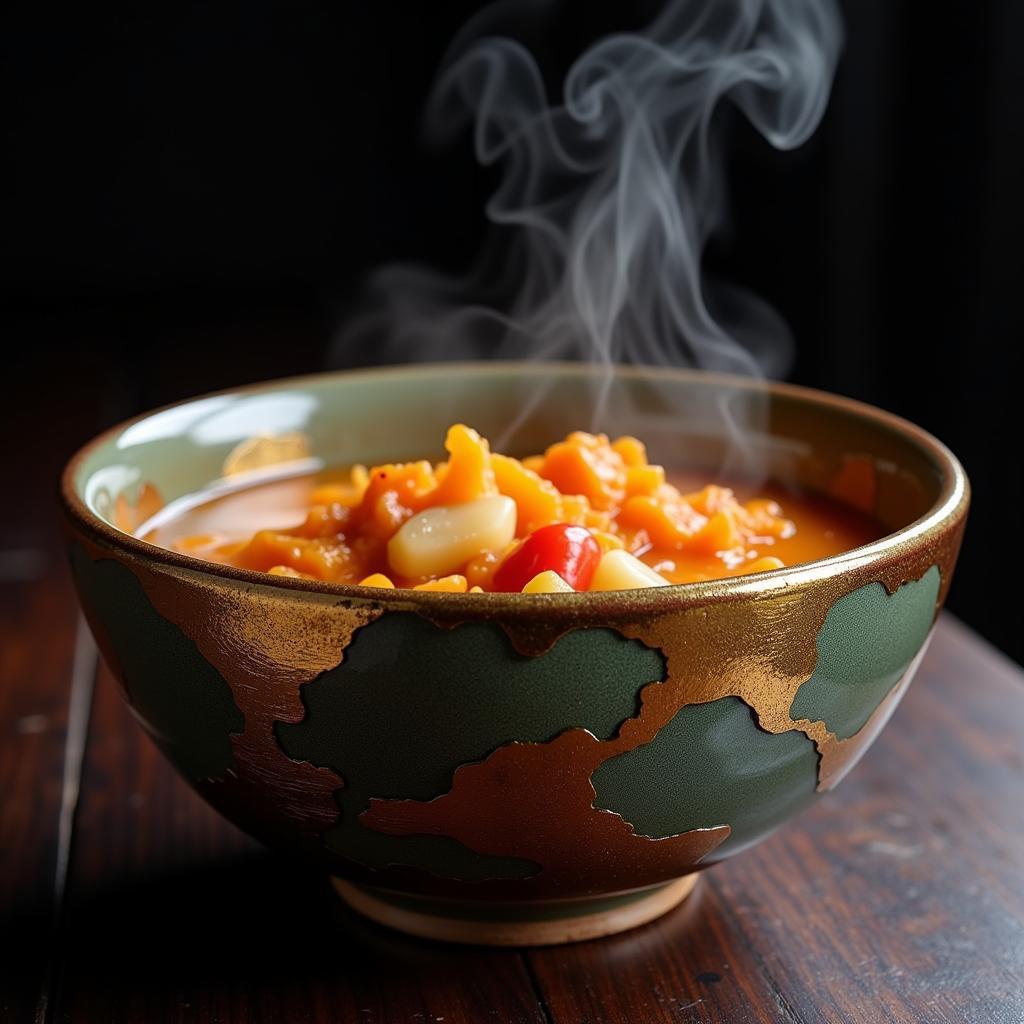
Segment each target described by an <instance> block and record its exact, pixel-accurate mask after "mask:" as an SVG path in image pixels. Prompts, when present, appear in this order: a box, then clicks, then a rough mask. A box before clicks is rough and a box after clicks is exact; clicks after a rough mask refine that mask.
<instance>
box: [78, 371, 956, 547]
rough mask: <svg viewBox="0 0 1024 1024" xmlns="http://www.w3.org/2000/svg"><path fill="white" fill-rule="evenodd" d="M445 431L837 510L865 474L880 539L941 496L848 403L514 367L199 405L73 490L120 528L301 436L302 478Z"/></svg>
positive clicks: (113, 435) (148, 425)
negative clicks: (255, 444)
mask: <svg viewBox="0 0 1024 1024" xmlns="http://www.w3.org/2000/svg"><path fill="white" fill-rule="evenodd" d="M455 421H462V422H465V423H468V424H470V425H471V426H474V427H475V428H476V429H478V430H479V431H480V432H481V433H482V434H484V436H487V437H489V438H490V439H491V442H492V445H493V446H494V448H495V449H496V450H501V451H506V452H509V453H511V454H516V455H523V454H527V453H530V452H534V451H540V450H543V448H545V447H546V446H547V445H548V444H550V443H551V442H552V441H554V440H556V439H558V438H560V437H562V436H564V435H565V434H566V433H568V432H569V431H572V430H578V429H593V430H601V431H604V432H606V433H609V434H611V435H612V436H617V435H620V434H624V433H632V434H636V435H637V436H638V437H640V438H641V439H642V440H644V441H645V442H646V444H647V446H648V450H649V453H650V456H651V458H652V460H653V461H658V462H662V463H663V464H665V465H666V467H668V468H670V469H672V468H676V469H687V470H689V469H693V470H697V471H703V472H706V473H708V474H709V475H715V474H720V473H722V472H723V471H724V472H725V474H726V475H742V476H745V477H765V476H768V477H772V478H774V479H777V480H780V481H782V482H787V483H793V484H797V485H800V486H802V487H806V488H809V489H811V490H815V491H822V492H824V491H829V490H831V491H832V492H833V493H838V494H840V496H842V497H850V494H849V493H846V492H844V491H842V490H840V491H836V488H835V483H836V481H837V479H839V480H842V479H843V478H844V474H847V475H849V474H848V470H849V468H850V466H851V465H860V467H861V469H862V470H863V468H864V467H865V466H866V467H868V469H867V471H868V473H869V474H870V476H871V478H872V480H873V484H872V486H871V488H870V495H869V500H870V503H871V508H869V509H867V510H868V511H871V512H872V513H873V514H874V515H875V516H876V517H877V518H878V519H879V520H880V521H881V522H882V524H883V525H884V526H885V527H886V528H887V529H888V530H889V531H890V532H891V531H896V530H898V529H900V528H902V527H904V526H907V525H909V524H910V523H911V522H913V521H915V520H916V519H918V518H920V517H921V516H922V515H924V514H925V513H926V512H927V511H928V510H929V509H930V508H931V507H932V506H934V504H935V503H936V501H937V500H938V499H939V497H940V495H941V494H942V492H943V490H944V489H945V488H946V487H948V483H949V467H948V465H944V463H943V459H942V457H941V454H940V452H939V450H938V446H937V445H936V444H935V443H934V442H932V441H931V439H929V438H928V437H927V435H925V434H924V433H923V432H921V431H917V430H916V428H912V427H910V426H909V425H908V424H905V423H903V422H902V421H899V420H897V419H896V418H894V417H890V416H887V415H886V414H883V413H878V412H877V411H875V410H871V409H869V408H867V407H865V406H861V405H859V404H857V403H854V402H850V401H848V400H845V399H839V398H834V397H832V396H828V395H824V394H820V393H816V392H810V391H805V390H802V389H798V388H790V387H785V386H779V385H766V384H763V383H760V382H756V381H745V380H740V379H735V378H725V377H717V376H711V375H707V374H700V373H692V372H688V371H678V370H665V369H656V370H645V369H631V370H622V371H618V372H616V373H615V375H614V376H608V375H606V374H605V373H603V372H602V371H601V370H600V369H599V368H598V369H595V368H592V367H587V366H578V365H520V364H451V365H444V364H442V365H434V366H419V367H403V368H396V369H393V370H378V371H368V372H357V373H347V374H346V373H340V374H327V375H320V376H315V377H308V378H297V379H294V380H285V381H279V382H273V383H269V384H266V385H257V386H255V387H252V388H246V389H242V390H238V391H234V392H228V393H222V394H217V395H212V396H208V397H204V398H198V399H195V400H192V401H188V402H184V403H181V404H179V405H175V406H171V407H169V408H167V409H163V410H160V411H158V412H155V413H152V414H149V415H146V416H143V417H141V418H140V419H137V420H135V421H134V422H132V423H129V424H127V425H125V426H121V427H118V428H114V429H113V430H111V431H109V432H108V433H107V434H105V435H103V436H102V437H101V438H100V439H98V440H97V441H96V442H94V443H93V444H92V445H91V446H89V447H88V448H87V449H85V450H84V452H83V454H82V455H81V456H80V457H79V458H78V459H77V460H76V462H75V463H74V464H73V466H72V469H71V479H70V482H71V485H72V488H73V489H74V491H75V493H76V494H77V496H78V497H79V498H80V499H81V500H82V501H83V502H84V504H85V505H86V507H87V508H88V509H89V510H90V511H92V512H93V513H94V514H95V515H97V516H98V517H99V518H100V519H102V520H104V521H105V522H106V523H108V524H110V525H112V526H115V527H116V526H118V525H121V526H122V527H123V525H124V523H123V519H122V518H120V517H119V515H118V507H119V504H121V505H123V504H124V503H125V502H128V503H131V502H134V501H136V500H137V498H138V495H139V493H140V490H141V489H142V487H143V485H144V484H147V483H148V484H150V485H151V486H152V487H155V488H156V491H157V492H158V493H159V496H160V499H161V500H162V502H164V503H168V502H171V501H174V500H175V499H178V498H181V497H183V496H186V495H189V494H193V493H195V492H197V491H200V490H202V489H204V488H206V487H208V486H210V485H211V484H213V483H214V482H216V481H218V480H221V479H222V478H223V477H224V475H225V462H226V460H228V458H229V456H231V454H232V452H234V451H236V449H237V446H238V445H239V444H240V443H241V442H244V441H246V440H248V439H251V438H252V437H254V436H258V435H271V436H279V435H285V434H288V435H291V434H298V435H300V436H301V439H302V440H303V441H304V443H305V444H306V446H307V448H308V451H309V452H310V453H311V454H312V456H313V460H307V464H308V465H326V466H331V465H346V464H351V463H353V462H362V463H365V464H373V463H378V462H384V461H391V460H403V459H416V458H431V459H437V458H441V457H442V456H443V454H444V453H443V449H442V447H441V445H442V442H443V439H444V435H445V431H446V429H447V427H448V426H449V425H450V424H451V423H452V422H455ZM853 475H854V477H856V476H857V473H856V472H855V473H854V474H853ZM755 482H756V481H755ZM847 490H848V489H847ZM852 500H853V501H854V502H855V503H858V502H859V503H861V504H862V505H863V503H864V500H865V499H864V497H863V496H861V497H857V496H853V498H852Z"/></svg>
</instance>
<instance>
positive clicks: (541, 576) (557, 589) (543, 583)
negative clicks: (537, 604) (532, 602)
mask: <svg viewBox="0 0 1024 1024" xmlns="http://www.w3.org/2000/svg"><path fill="white" fill-rule="evenodd" d="M522 592H523V593H524V594H574V593H575V591H574V590H573V588H572V587H570V586H569V584H568V583H566V582H565V580H563V579H562V577H561V576H559V575H558V573H557V572H555V571H554V570H553V569H547V570H546V571H545V572H539V573H537V575H536V576H534V577H533V579H532V580H530V582H529V583H527V584H526V586H525V587H523V591H522Z"/></svg>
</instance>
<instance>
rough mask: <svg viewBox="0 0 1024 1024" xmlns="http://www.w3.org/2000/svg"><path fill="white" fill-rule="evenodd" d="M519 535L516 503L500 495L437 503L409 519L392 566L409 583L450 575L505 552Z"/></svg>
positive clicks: (393, 543)
mask: <svg viewBox="0 0 1024 1024" xmlns="http://www.w3.org/2000/svg"><path fill="white" fill-rule="evenodd" d="M515 534H516V503H515V502H514V501H513V500H512V499H511V498H507V497H505V496H504V495H503V494H495V495H492V496H490V497H487V498H478V499H477V500H476V501H467V502H465V503H464V504H460V505H436V506H435V507H434V508H428V509H424V510H423V511H422V512H420V513H418V514H417V515H414V516H413V517H412V518H411V519H408V520H406V522H404V523H403V524H402V525H401V526H400V527H399V529H398V531H397V532H396V533H395V535H394V536H393V537H392V538H391V540H390V541H389V542H388V563H389V564H390V565H391V568H392V569H394V571H395V572H396V573H397V574H398V575H400V576H405V577H407V578H409V579H416V578H419V577H424V576H447V575H449V574H450V573H454V572H455V571H456V570H457V569H460V568H461V567H462V566H463V565H465V564H466V562H468V561H469V559H471V558H473V557H474V556H476V555H479V554H480V553H481V552H482V551H501V550H503V549H504V548H505V547H507V546H508V544H510V543H511V541H512V538H513V537H515Z"/></svg>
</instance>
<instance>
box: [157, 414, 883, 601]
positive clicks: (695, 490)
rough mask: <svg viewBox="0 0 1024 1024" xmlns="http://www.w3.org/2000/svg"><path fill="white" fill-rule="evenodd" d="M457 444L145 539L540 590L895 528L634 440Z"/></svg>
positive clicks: (652, 581) (256, 562)
mask: <svg viewBox="0 0 1024 1024" xmlns="http://www.w3.org/2000/svg"><path fill="white" fill-rule="evenodd" d="M446 448H447V450H448V453H449V458H448V460H447V461H446V462H442V463H439V464H437V465H432V464H431V463H430V462H427V461H419V462H408V463H400V464H388V465H384V466H375V467H373V468H372V469H367V468H366V467H364V466H355V467H352V468H350V469H346V470H344V471H333V472H327V473H322V474H309V475H306V476H300V477H293V478H291V479H278V480H273V481H269V482H263V483H259V484H255V485H253V486H251V487H248V488H243V489H240V490H237V491H234V492H232V493H229V494H223V495H221V496H217V497H211V498H210V499H209V500H202V499H201V496H200V500H198V501H197V502H196V503H195V504H192V505H191V507H188V508H186V509H183V510H182V511H181V512H179V513H178V514H176V515H173V516H171V517H169V518H168V517H163V518H162V519H161V521H160V522H159V524H158V525H154V526H153V528H151V529H149V530H145V528H144V532H143V536H144V537H145V539H146V540H149V541H150V542H152V543H155V544H159V545H161V546H164V547H167V548H171V549H172V550H175V551H180V552H184V553H187V554H190V555H194V556H196V557H199V558H203V559H206V560H208V561H212V562H218V563H221V564H224V565H232V566H237V567H241V568H247V569H255V570H258V571H262V572H267V573H271V574H274V575H287V576H294V577H299V578H308V579H317V580H325V581H329V582H336V583H352V584H362V585H364V586H376V587H385V588H390V587H411V588H414V589H419V590H443V591H453V592H466V591H505V592H510V591H525V592H531V593H538V592H563V591H564V592H568V591H576V590H623V589H631V588H636V587H645V586H665V585H667V584H671V583H689V582H694V581H700V580H709V579H716V578H721V577H726V576H738V575H743V574H750V573H756V572H765V571H768V570H771V569H777V568H781V567H782V566H783V565H792V564H796V563H800V562H807V561H812V560H816V559H820V558H825V557H828V556H830V555H835V554H838V553H840V552H843V551H848V550H850V549H852V548H855V547H859V546H861V545H863V544H866V543H869V542H870V541H872V540H874V539H876V538H878V537H879V536H881V534H882V533H883V532H884V531H883V529H882V528H881V526H880V525H879V524H878V523H877V522H876V521H875V520H873V519H871V518H870V517H869V516H867V515H865V514H864V513H863V512H859V511H857V510H855V509H853V508H851V507H849V506H847V505H844V504H841V503H840V502H838V501H836V500H834V499H830V498H826V497H824V496H819V495H811V494H806V493H800V492H798V491H795V490H793V489H786V488H783V487H781V486H779V485H775V484H770V485H763V486H758V487H757V488H751V487H749V486H744V485H743V483H742V482H741V481H730V482H729V484H728V485H726V484H724V483H722V482H716V483H711V484H709V483H706V482H704V481H702V480H698V479H695V478H694V477H693V476H692V474H684V473H673V474H670V475H669V474H666V472H665V469H664V468H663V467H661V466H658V465H653V464H651V463H650V462H648V460H647V455H646V451H645V449H644V446H643V444H642V442H641V441H639V440H638V439H636V438H633V437H622V438H619V439H617V440H615V441H611V440H609V438H607V437H606V436H604V435H593V434H587V433H583V432H577V433H573V434H570V435H569V436H568V437H567V438H566V439H565V440H564V441H560V442H557V443H556V444H553V445H551V446H550V447H549V448H548V449H547V450H546V451H545V452H544V453H543V454H540V455H536V456H531V457H528V458H524V459H521V460H520V459H514V458H511V457H509V456H505V455H501V454H498V453H496V452H491V450H490V447H489V445H488V443H487V441H486V440H485V439H484V438H482V437H480V435H479V434H477V433H476V431H474V430H472V429H471V428H469V427H466V426H464V425H462V424H457V425H455V426H453V427H452V428H451V429H450V430H449V432H448V438H447V441H446Z"/></svg>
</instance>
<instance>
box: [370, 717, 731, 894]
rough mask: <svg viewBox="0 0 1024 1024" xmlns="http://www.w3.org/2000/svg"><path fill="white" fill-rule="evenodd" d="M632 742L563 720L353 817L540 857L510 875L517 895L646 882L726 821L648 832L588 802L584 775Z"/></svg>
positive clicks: (690, 861) (713, 838) (662, 876)
mask: <svg viewBox="0 0 1024 1024" xmlns="http://www.w3.org/2000/svg"><path fill="white" fill-rule="evenodd" d="M632 745H633V744H632V743H631V742H630V741H628V740H625V739H624V738H622V737H621V734H620V737H616V738H615V739H613V740H608V741H605V742H601V741H600V740H598V739H597V738H596V737H595V736H593V735H592V734H591V733H589V732H588V731H587V730H586V729H570V730H569V731H568V732H564V733H562V734H561V735H560V736H557V737H556V738H555V739H553V740H550V741H549V742H547V743H511V744H509V745H508V746H504V747H500V748H499V749H498V750H496V751H495V752H494V753H493V754H491V755H490V756H489V757H488V758H486V759H485V760H484V761H480V762H478V763H476V764H468V765H463V766H462V767H460V768H459V769H457V770H456V772H455V775H454V778H453V780H452V788H451V790H450V791H449V792H448V793H446V794H444V795H443V796H440V797H437V798H436V799H434V800H429V801H418V800H377V799H375V800H371V802H370V807H369V809H368V810H366V811H364V812H363V813H362V814H361V815H360V821H361V822H362V823H363V824H364V825H366V826H368V827H370V828H374V829H376V830H378V831H380V832H386V833H388V834H389V835H444V836H450V837H452V838H455V839H458V840H459V842H461V843H463V844H464V845H466V846H468V847H469V848H470V849H472V850H475V851H477V852H478V853H485V854H491V855H495V856H507V855H508V854H509V851H511V850H514V851H515V856H517V857H525V858H529V859H531V860H535V861H537V862H538V863H539V864H541V865H543V871H542V872H541V873H540V874H539V875H536V876H534V877H533V878H528V879H524V880H523V881H520V882H518V883H515V885H516V888H517V890H518V892H519V893H520V894H521V895H522V896H523V897H524V898H527V899H531V898H532V899H539V898H545V897H551V896H570V895H571V896H584V895H590V894H595V893H603V892H615V891H618V890H624V889H633V888H640V887H643V886H649V885H654V884H656V883H658V882H664V881H667V880H669V879H672V878H678V877H679V876H680V875H685V874H687V873H688V872H690V871H692V870H693V869H694V867H695V866H696V865H697V864H698V863H699V862H700V861H701V860H702V859H703V858H704V857H706V856H707V855H708V854H709V853H711V851H712V850H714V849H715V848H716V847H717V846H718V845H719V844H720V843H722V842H724V841H725V839H726V838H728V835H729V832H730V829H729V826H728V825H719V826H717V827H716V828H706V829H694V830H693V831H690V832H684V833H682V834H681V835H677V836H670V837H668V838H666V839H648V838H647V837H645V836H638V835H637V834H636V833H635V832H634V831H633V829H632V828H631V827H630V825H629V824H628V823H627V822H626V821H624V820H623V819H622V818H621V817H620V816H619V815H617V814H615V813H613V812H611V811H605V810H599V809H598V808H595V807H594V806H593V802H594V797H595V793H594V787H593V786H592V785H591V782H590V776H591V774H592V773H593V771H594V769H595V768H596V767H597V766H598V765H599V764H600V763H601V762H602V761H604V760H606V759H607V758H608V757H611V756H612V755H613V754H615V753H622V752H623V751H625V750H629V749H631V748H632ZM555 793H557V797H558V798H557V799H552V798H551V794H555ZM581 851H590V854H591V855H587V854H583V855H581ZM598 852H599V855H598V856H594V855H592V854H594V853H598Z"/></svg>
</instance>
